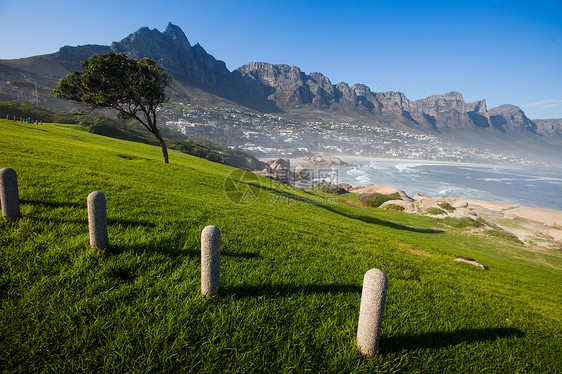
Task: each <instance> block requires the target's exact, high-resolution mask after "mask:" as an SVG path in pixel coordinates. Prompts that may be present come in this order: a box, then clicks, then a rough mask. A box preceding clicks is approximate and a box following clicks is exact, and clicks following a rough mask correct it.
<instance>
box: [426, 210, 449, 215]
mask: <svg viewBox="0 0 562 374" xmlns="http://www.w3.org/2000/svg"><path fill="white" fill-rule="evenodd" d="M425 213H426V214H432V215H439V214H445V213H447V212H445V211H444V210H443V209H439V208H429V209H428V210H426V211H425Z"/></svg>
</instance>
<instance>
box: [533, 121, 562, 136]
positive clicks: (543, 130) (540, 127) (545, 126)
mask: <svg viewBox="0 0 562 374" xmlns="http://www.w3.org/2000/svg"><path fill="white" fill-rule="evenodd" d="M533 122H534V123H535V125H537V133H539V134H541V135H546V136H556V135H558V136H561V135H562V119H561V118H559V119H534V120H533Z"/></svg>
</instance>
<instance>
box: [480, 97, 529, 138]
mask: <svg viewBox="0 0 562 374" xmlns="http://www.w3.org/2000/svg"><path fill="white" fill-rule="evenodd" d="M488 113H489V115H490V123H491V125H492V127H493V128H495V129H497V130H500V131H501V132H512V133H518V134H520V133H527V132H528V133H533V134H536V133H537V125H535V123H534V122H533V121H531V120H530V119H529V118H527V116H526V115H525V113H524V112H523V111H522V110H521V109H520V108H519V107H517V106H515V105H510V104H504V105H500V106H498V107H495V108H492V109H490V110H489V111H488Z"/></svg>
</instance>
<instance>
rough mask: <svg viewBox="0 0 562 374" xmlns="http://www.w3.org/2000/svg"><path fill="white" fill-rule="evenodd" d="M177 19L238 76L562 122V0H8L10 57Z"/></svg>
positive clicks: (0, 36)
mask: <svg viewBox="0 0 562 374" xmlns="http://www.w3.org/2000/svg"><path fill="white" fill-rule="evenodd" d="M169 21H171V22H172V23H173V24H175V25H178V26H180V27H181V28H182V29H183V31H184V32H185V34H186V35H187V38H188V39H189V41H190V42H191V44H195V43H197V42H199V43H200V44H201V45H202V46H203V47H204V48H205V49H206V50H207V52H209V53H210V54H212V55H213V56H215V57H216V58H217V59H220V60H223V61H224V62H225V63H226V65H227V67H228V68H229V69H230V70H234V69H236V68H237V67H239V66H241V65H244V64H246V63H248V62H253V61H263V62H270V63H274V64H289V65H296V66H299V67H300V68H301V69H302V70H303V71H304V72H306V73H311V72H315V71H318V72H321V73H323V74H325V75H326V76H328V77H329V78H330V80H331V82H332V83H333V84H336V83H338V82H341V81H344V82H347V83H349V84H355V83H364V84H366V85H368V86H369V87H370V88H371V89H372V90H373V91H401V92H404V93H405V94H406V96H407V97H408V98H409V99H410V100H416V99H420V98H423V97H426V96H429V95H434V94H443V93H445V92H449V91H459V92H461V93H462V94H463V96H464V98H465V100H466V101H467V102H468V101H474V100H479V99H486V100H487V103H488V108H491V107H494V106H497V105H500V104H505V103H509V104H514V105H517V106H519V107H521V108H522V109H523V110H524V111H525V113H526V114H527V115H528V116H529V117H531V118H562V1H560V0H558V1H540V0H539V1H532V2H522V1H504V0H486V1H484V0H482V1H478V0H477V1H458V2H456V1H447V2H438V1H399V2H391V1H359V0H356V1H331V0H326V1H318V0H310V1H307V0H300V1H293V0H286V1H276V0H272V1H264V0H261V1H258V0H238V1H216V0H197V1H191V0H186V1H158V2H156V1H147V0H135V1H106V0H99V1H88V2H82V1H63V0H55V1H49V0H41V1H35V0H33V1H31V0H17V1H15V0H0V59H12V58H21V57H29V56H34V55H39V54H45V53H52V52H56V51H57V50H58V49H59V48H60V47H61V46H63V45H83V44H104V45H108V44H110V43H111V42H113V41H117V40H121V39H122V38H124V37H125V36H127V35H128V34H130V33H132V32H134V31H136V30H137V29H139V28H140V27H143V26H148V27H150V28H156V29H158V30H160V31H164V29H165V27H166V24H167V23H168V22H169Z"/></svg>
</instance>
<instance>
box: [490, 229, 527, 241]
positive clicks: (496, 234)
mask: <svg viewBox="0 0 562 374" xmlns="http://www.w3.org/2000/svg"><path fill="white" fill-rule="evenodd" d="M486 234H488V235H490V236H494V237H497V238H501V239H506V240H510V241H513V242H516V243H519V244H523V242H522V241H521V240H519V238H518V237H517V235H514V234H512V233H510V232H507V231H504V230H497V229H494V230H487V231H486Z"/></svg>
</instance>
